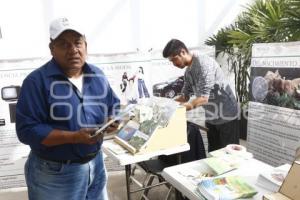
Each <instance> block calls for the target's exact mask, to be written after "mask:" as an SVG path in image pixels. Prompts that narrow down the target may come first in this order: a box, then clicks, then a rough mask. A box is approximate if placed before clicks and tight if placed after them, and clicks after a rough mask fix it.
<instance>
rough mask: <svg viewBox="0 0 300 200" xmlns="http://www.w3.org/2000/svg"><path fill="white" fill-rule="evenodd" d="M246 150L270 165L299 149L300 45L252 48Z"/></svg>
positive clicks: (290, 159) (289, 160) (288, 159)
mask: <svg viewBox="0 0 300 200" xmlns="http://www.w3.org/2000/svg"><path fill="white" fill-rule="evenodd" d="M250 69H251V76H250V98H251V101H250V103H249V108H248V131H247V145H248V146H247V147H248V150H249V151H250V152H252V153H253V155H254V157H255V158H257V159H259V160H261V161H264V162H266V163H268V164H270V165H273V166H279V165H281V164H284V163H292V162H293V160H294V159H295V154H296V151H297V149H298V148H299V147H300V120H299V119H300V42H290V43H269V44H254V45H253V47H252V60H251V68H250Z"/></svg>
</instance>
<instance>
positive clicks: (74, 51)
mask: <svg viewBox="0 0 300 200" xmlns="http://www.w3.org/2000/svg"><path fill="white" fill-rule="evenodd" d="M50 50H51V54H52V56H53V58H54V59H55V60H56V62H57V63H58V64H59V65H60V66H61V67H62V68H63V69H64V70H78V69H81V68H82V67H83V65H84V63H85V60H86V55H87V44H86V41H85V38H84V37H83V36H82V35H80V34H78V33H77V32H75V31H71V30H70V31H65V32H63V33H62V34H61V35H60V36H59V37H58V38H56V39H55V40H54V41H53V42H51V43H50Z"/></svg>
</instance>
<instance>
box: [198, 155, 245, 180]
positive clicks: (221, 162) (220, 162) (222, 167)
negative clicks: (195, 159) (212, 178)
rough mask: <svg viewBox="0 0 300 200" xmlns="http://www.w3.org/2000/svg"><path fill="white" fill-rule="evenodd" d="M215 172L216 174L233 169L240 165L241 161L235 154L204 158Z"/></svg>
mask: <svg viewBox="0 0 300 200" xmlns="http://www.w3.org/2000/svg"><path fill="white" fill-rule="evenodd" d="M203 161H204V162H205V163H206V164H207V165H208V166H209V167H210V168H211V169H212V170H213V171H214V173H215V175H216V176H218V175H221V174H224V173H226V172H229V171H232V170H234V169H236V168H237V167H238V166H239V161H237V160H236V159H235V157H234V156H231V155H224V156H222V157H210V158H206V159H204V160H203Z"/></svg>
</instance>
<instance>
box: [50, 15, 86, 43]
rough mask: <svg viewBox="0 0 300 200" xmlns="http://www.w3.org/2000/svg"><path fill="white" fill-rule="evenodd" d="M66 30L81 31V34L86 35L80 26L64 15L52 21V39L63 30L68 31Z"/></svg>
mask: <svg viewBox="0 0 300 200" xmlns="http://www.w3.org/2000/svg"><path fill="white" fill-rule="evenodd" d="M66 30H72V31H75V32H77V33H79V34H80V35H84V34H83V33H82V31H81V30H80V28H78V27H76V26H74V25H73V24H71V23H70V21H69V20H68V19H67V18H65V17H62V18H58V19H55V20H53V21H52V22H51V24H50V38H51V39H52V40H55V39H56V38H57V37H58V36H59V35H60V34H61V33H62V32H64V31H66Z"/></svg>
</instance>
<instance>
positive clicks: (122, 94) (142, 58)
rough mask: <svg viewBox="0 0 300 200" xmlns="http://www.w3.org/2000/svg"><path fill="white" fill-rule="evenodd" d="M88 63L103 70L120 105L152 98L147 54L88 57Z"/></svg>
mask: <svg viewBox="0 0 300 200" xmlns="http://www.w3.org/2000/svg"><path fill="white" fill-rule="evenodd" d="M89 61H90V62H91V63H93V64H94V65H96V66H97V67H99V68H100V69H102V70H103V72H104V73H105V75H106V76H107V78H108V81H109V83H110V85H111V87H112V88H113V90H114V92H115V93H116V94H117V96H118V97H119V98H120V100H121V104H123V105H126V104H130V103H133V104H134V103H137V102H138V101H139V100H141V99H144V98H149V97H150V96H152V90H151V87H152V84H151V80H150V75H149V74H150V73H151V69H150V67H149V66H150V59H149V55H148V54H146V53H145V54H142V53H139V52H136V53H127V54H113V55H107V56H103V55H100V56H93V57H92V56H89Z"/></svg>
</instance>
